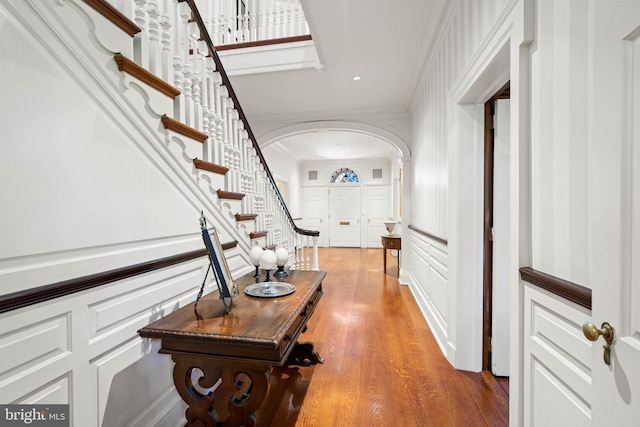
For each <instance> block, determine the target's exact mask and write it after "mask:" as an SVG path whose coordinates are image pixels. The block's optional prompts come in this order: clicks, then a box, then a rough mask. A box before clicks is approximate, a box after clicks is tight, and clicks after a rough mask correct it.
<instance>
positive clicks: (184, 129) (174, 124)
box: [160, 115, 209, 142]
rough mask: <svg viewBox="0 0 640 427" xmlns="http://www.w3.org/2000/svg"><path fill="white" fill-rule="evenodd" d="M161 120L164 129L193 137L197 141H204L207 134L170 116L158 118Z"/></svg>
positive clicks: (207, 136)
mask: <svg viewBox="0 0 640 427" xmlns="http://www.w3.org/2000/svg"><path fill="white" fill-rule="evenodd" d="M160 120H161V121H162V126H164V128H165V129H168V130H172V131H174V132H176V133H179V134H180V135H184V136H186V137H187V138H191V139H194V140H196V141H198V142H205V141H206V140H207V138H209V135H207V134H206V133H204V132H200V131H199V130H198V129H194V128H192V127H191V126H188V125H185V124H184V123H182V122H179V121H178V120H176V119H172V118H171V117H169V116H167V115H164V116H162V117H161V118H160Z"/></svg>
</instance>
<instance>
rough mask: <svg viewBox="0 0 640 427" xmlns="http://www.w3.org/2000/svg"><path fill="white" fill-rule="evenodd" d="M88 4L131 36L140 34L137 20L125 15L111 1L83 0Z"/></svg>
mask: <svg viewBox="0 0 640 427" xmlns="http://www.w3.org/2000/svg"><path fill="white" fill-rule="evenodd" d="M83 1H84V2H85V3H86V4H88V5H89V6H91V7H92V8H93V9H94V10H96V11H97V12H98V13H99V14H101V15H102V16H104V17H105V18H107V19H108V20H109V21H111V22H112V23H113V24H114V25H115V26H116V27H118V28H120V29H121V30H122V31H124V32H125V33H127V34H128V35H129V36H131V37H133V36H135V35H136V34H138V33H139V32H140V31H142V30H141V29H140V27H138V26H137V25H136V24H135V22H133V21H131V20H130V19H129V18H127V17H126V16H124V15H123V14H122V13H120V11H119V10H118V9H116V8H115V7H113V6H112V5H111V4H110V3H108V2H106V1H105V0H83Z"/></svg>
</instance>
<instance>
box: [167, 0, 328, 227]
mask: <svg viewBox="0 0 640 427" xmlns="http://www.w3.org/2000/svg"><path fill="white" fill-rule="evenodd" d="M178 1H179V2H181V3H182V2H187V3H188V4H189V7H190V8H191V13H192V17H193V19H194V20H195V22H196V23H197V24H198V28H199V29H200V38H201V40H203V41H204V42H205V43H206V44H207V48H208V49H209V53H210V55H211V58H212V59H213V61H214V62H215V64H216V70H217V71H218V72H219V73H220V76H221V77H222V83H223V84H224V85H225V86H226V88H227V90H228V91H229V97H230V98H231V100H232V101H233V105H234V107H235V109H236V111H237V112H238V116H239V118H240V120H242V123H243V124H244V129H245V130H246V131H247V134H248V135H249V139H250V140H251V144H252V145H253V148H254V149H255V150H256V154H257V155H258V158H259V159H260V163H262V167H264V170H265V172H266V174H267V177H268V178H269V182H270V183H271V187H273V190H274V191H275V193H276V197H277V198H278V201H279V202H280V205H281V206H282V208H283V210H284V213H285V215H286V217H287V219H288V220H289V224H291V227H292V228H293V230H294V231H295V232H296V233H298V234H302V235H304V236H319V235H320V232H319V231H317V230H305V229H302V228H299V227H298V226H297V225H296V224H295V222H294V221H293V218H292V217H291V213H289V209H288V208H287V204H286V203H285V202H284V199H283V198H282V194H280V190H279V189H278V185H277V184H276V180H275V179H274V177H273V174H272V173H271V170H270V169H269V166H267V161H266V160H265V158H264V155H263V154H262V151H261V150H260V147H259V146H258V141H257V139H256V137H255V135H254V134H253V131H252V130H251V126H250V125H249V121H248V120H247V117H246V116H245V114H244V111H243V110H242V106H241V105H240V102H239V101H238V97H237V96H236V93H235V91H234V90H233V87H232V86H231V81H230V80H229V76H228V75H227V72H226V71H225V69H224V66H223V65H222V61H221V60H220V57H219V56H218V53H217V52H216V48H215V46H214V45H213V41H212V40H211V36H210V35H209V32H208V31H207V27H206V26H205V24H204V21H203V20H202V16H201V15H200V11H199V10H198V7H197V6H196V3H195V0H178Z"/></svg>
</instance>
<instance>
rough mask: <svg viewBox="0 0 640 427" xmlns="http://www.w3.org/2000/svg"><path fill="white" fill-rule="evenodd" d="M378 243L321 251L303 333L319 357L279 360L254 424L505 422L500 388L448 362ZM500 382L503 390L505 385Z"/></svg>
mask: <svg viewBox="0 0 640 427" xmlns="http://www.w3.org/2000/svg"><path fill="white" fill-rule="evenodd" d="M382 255H383V253H382V249H356V248H321V249H320V266H321V269H323V270H326V271H327V272H328V273H327V277H326V278H325V280H324V282H323V289H324V295H323V297H322V299H321V300H320V303H319V304H318V306H317V308H316V310H315V313H314V314H313V316H312V318H311V320H310V321H309V325H308V326H309V329H308V331H307V332H305V333H304V334H302V335H301V337H300V339H301V340H310V341H313V342H314V344H315V347H316V349H317V350H318V352H319V353H320V354H321V356H322V357H324V364H318V365H316V366H311V367H282V368H277V369H276V370H274V372H273V374H272V379H273V385H272V388H271V393H272V394H271V399H269V402H265V403H266V404H267V406H268V408H264V409H265V410H266V411H265V413H264V414H263V418H262V419H261V420H259V421H262V422H260V424H263V423H264V422H265V421H267V420H268V419H271V421H270V422H268V424H269V425H271V426H277V427H294V426H295V427H311V426H313V427H324V426H327V427H329V426H331V427H334V426H335V427H342V426H393V427H397V426H402V427H411V426H416V427H423V426H438V427H441V426H454V427H458V426H507V425H508V392H506V391H505V387H503V386H501V384H504V383H505V381H504V380H503V381H501V382H500V381H496V379H494V378H493V376H492V375H491V374H490V373H471V372H464V371H456V370H455V369H453V368H452V367H451V365H450V364H449V363H448V362H447V361H446V359H445V358H444V356H443V355H442V353H441V351H440V349H439V348H438V345H437V344H436V342H435V340H434V338H433V336H432V334H431V332H430V330H429V327H428V326H427V323H426V321H425V320H424V317H423V316H422V314H421V313H420V310H419V308H418V306H417V304H416V303H415V300H414V298H413V296H412V294H411V291H410V290H409V288H408V287H407V286H400V285H399V284H398V279H397V278H396V274H397V270H396V268H397V258H396V257H390V256H388V257H387V258H388V268H387V273H386V274H385V273H383V265H382ZM506 388H507V389H508V383H507V386H506Z"/></svg>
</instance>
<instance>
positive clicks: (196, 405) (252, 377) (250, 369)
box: [172, 353, 271, 427]
mask: <svg viewBox="0 0 640 427" xmlns="http://www.w3.org/2000/svg"><path fill="white" fill-rule="evenodd" d="M172 358H173V361H174V362H175V366H174V368H173V381H174V383H175V386H176V389H177V390H178V393H179V394H180V396H181V397H182V399H183V400H184V401H185V402H186V403H187V404H188V405H189V408H188V409H187V411H186V413H185V416H186V418H187V423H186V425H187V426H204V427H216V426H217V423H218V422H222V423H223V426H234V427H235V426H246V427H253V426H255V425H256V422H257V415H256V413H257V411H258V409H259V408H260V405H261V404H262V402H263V401H264V400H265V398H266V397H267V394H268V393H269V386H270V383H269V370H270V368H271V366H270V365H269V364H265V363H240V362H234V361H231V360H227V359H218V358H214V357H206V356H196V355H187V354H177V353H175V354H173V355H172ZM194 369H199V370H200V371H201V372H202V376H201V377H200V378H199V379H198V380H197V386H198V387H196V385H195V384H194V383H193V381H192V373H193V370H194ZM219 379H222V382H221V383H220V384H219V385H218V386H217V387H216V388H215V389H214V390H212V391H208V392H202V390H204V389H211V388H212V387H213V386H214V385H215V384H216V383H217V382H218V380H219ZM198 388H199V389H200V391H199V390H198Z"/></svg>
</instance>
